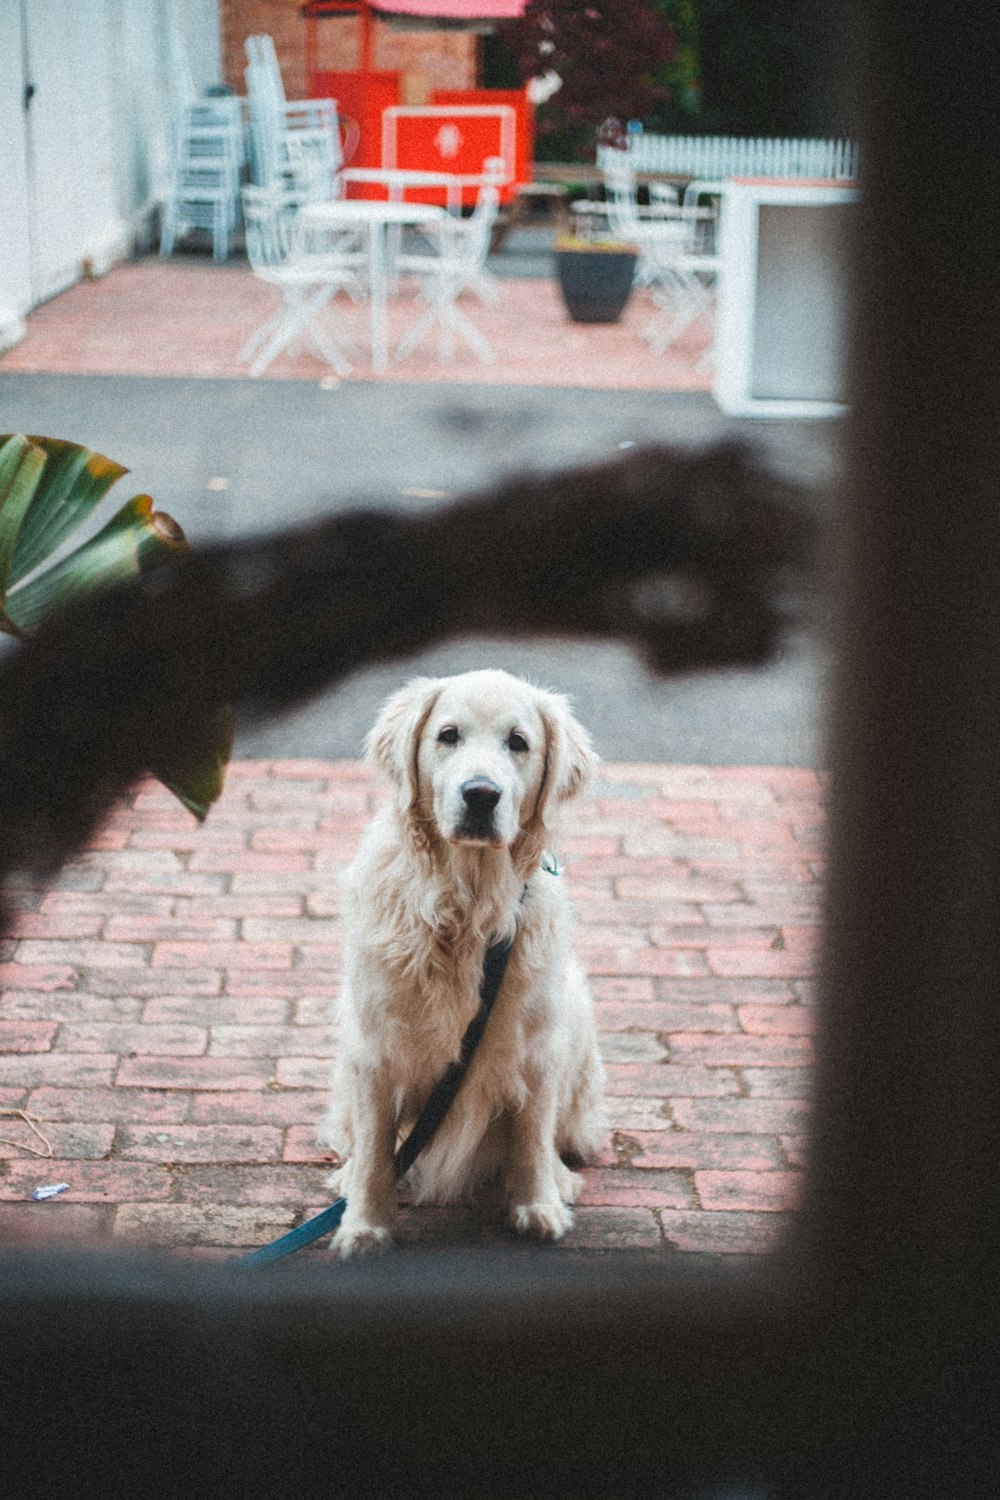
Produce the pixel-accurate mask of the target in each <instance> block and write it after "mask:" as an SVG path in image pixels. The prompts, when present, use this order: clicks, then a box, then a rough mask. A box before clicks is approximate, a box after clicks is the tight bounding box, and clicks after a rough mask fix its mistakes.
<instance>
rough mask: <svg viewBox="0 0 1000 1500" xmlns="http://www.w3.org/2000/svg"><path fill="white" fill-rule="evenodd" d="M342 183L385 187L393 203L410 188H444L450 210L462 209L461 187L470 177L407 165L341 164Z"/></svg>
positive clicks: (453, 212) (339, 176)
mask: <svg viewBox="0 0 1000 1500" xmlns="http://www.w3.org/2000/svg"><path fill="white" fill-rule="evenodd" d="M337 177H338V180H339V181H340V182H345V183H350V182H356V183H367V184H370V185H374V186H376V187H384V188H385V189H386V191H387V193H388V194H389V202H390V203H402V202H403V200H404V198H405V196H406V194H407V192H408V191H409V190H410V189H411V188H444V190H445V195H446V201H447V205H448V212H449V213H450V214H458V213H461V211H462V188H463V186H464V185H465V183H466V181H467V179H466V178H464V177H459V176H457V175H456V173H454V172H421V171H417V170H416V169H413V170H412V171H411V170H410V169H409V168H408V167H342V168H341V170H340V171H339V172H338V173H337Z"/></svg>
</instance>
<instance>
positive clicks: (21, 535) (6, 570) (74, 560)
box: [0, 435, 232, 818]
mask: <svg viewBox="0 0 1000 1500" xmlns="http://www.w3.org/2000/svg"><path fill="white" fill-rule="evenodd" d="M127 473H128V470H127V469H125V468H123V467H122V465H121V464H116V463H114V462H113V461H112V460H111V459H108V458H104V457H103V456H102V455H101V454H99V453H92V452H91V451H90V450H89V449H87V448H83V447H81V446H80V445H79V444H77V443H69V442H64V441H62V440H60V439H57V438H46V437H22V436H20V435H13V436H7V437H0V631H5V632H6V633H7V634H10V635H16V636H20V637H25V636H28V635H30V634H31V633H32V632H33V631H34V630H36V629H37V628H38V626H39V625H40V624H41V623H42V621H43V620H44V619H45V618H46V617H47V616H48V615H49V614H51V613H52V612H53V611H54V610H57V609H60V608H62V607H63V606H64V605H65V604H67V603H68V602H69V601H70V600H72V599H77V598H79V597H80V596H81V595H83V594H86V593H89V592H91V591H93V590H94V589H99V588H107V587H109V586H110V585H112V584H115V583H121V582H124V581H125V580H127V579H129V578H135V577H137V576H138V575H139V574H140V573H145V572H148V571H149V570H150V569H151V568H156V567H159V566H160V565H161V564H162V563H165V562H169V561H171V560H172V559H173V558H176V557H178V556H179V555H181V554H182V553H184V552H186V551H187V550H188V542H187V538H186V537H185V535H184V532H183V531H182V530H181V528H180V527H179V526H178V525H177V522H176V521H174V520H173V518H172V517H171V516H168V515H167V514H166V513H165V512H163V511H156V510H154V509H153V502H152V500H151V499H150V497H149V496H148V495H136V496H135V497H134V499H132V500H129V501H128V502H127V503H126V504H125V505H123V506H122V507H121V509H120V510H119V511H117V513H116V514H115V515H114V516H112V518H111V520H110V521H108V523H107V524H106V525H105V526H104V527H103V528H102V529H101V530H100V531H98V532H97V533H96V534H95V535H94V536H92V537H90V538H89V539H88V540H87V541H85V542H83V543H82V544H81V545H80V546H79V547H77V548H76V549H75V550H74V551H72V552H70V553H69V554H68V555H67V556H65V557H63V558H61V559H60V561H58V562H56V563H54V564H52V565H51V566H49V567H47V568H46V567H45V566H44V564H45V563H46V562H47V560H48V559H49V558H50V557H51V556H52V554H53V552H54V551H55V550H56V549H57V548H59V547H61V546H62V544H63V543H64V542H66V541H67V540H68V538H69V537H70V536H71V535H72V533H73V532H74V531H75V530H76V529H77V528H78V527H79V526H81V525H82V524H83V522H84V521H86V520H87V519H88V518H89V517H90V516H91V515H92V514H93V512H94V511H95V510H96V509H97V507H98V506H99V505H100V504H101V502H102V500H103V499H104V497H105V495H106V494H107V492H108V490H109V489H110V488H111V486H112V485H113V484H114V483H115V481H116V480H117V479H120V478H121V476H122V475H123V474H127ZM231 748H232V715H231V713H230V711H229V710H228V709H225V708H223V709H219V710H217V711H216V712H214V713H210V714H208V715H207V716H204V717H203V718H201V719H193V720H192V721H191V723H190V724H187V725H185V726H184V732H183V735H182V737H181V746H180V748H175V749H174V750H173V751H172V752H171V754H170V755H169V757H168V756H164V758H163V761H162V763H161V764H160V765H158V766H154V767H151V770H152V771H153V774H154V775H156V776H159V778H160V780H161V781H163V783H164V785H165V786H167V787H169V789H170V790H171V791H172V792H173V793H174V795H175V796H176V797H178V798H179V799H180V800H181V802H183V803H184V805H185V807H187V808H189V809H190V810H191V812H193V813H195V814H196V815H197V816H198V817H199V818H204V817H205V815H206V813H207V812H208V809H209V807H210V806H211V804H212V803H213V802H214V801H215V800H216V798H217V797H218V796H219V794H220V792H221V791H222V783H223V777H224V774H225V767H226V764H227V762H228V759H229V754H230V750H231Z"/></svg>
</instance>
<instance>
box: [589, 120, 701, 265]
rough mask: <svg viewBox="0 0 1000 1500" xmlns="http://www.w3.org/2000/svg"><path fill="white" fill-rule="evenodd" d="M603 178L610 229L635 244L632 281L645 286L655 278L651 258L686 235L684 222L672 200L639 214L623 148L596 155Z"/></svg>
mask: <svg viewBox="0 0 1000 1500" xmlns="http://www.w3.org/2000/svg"><path fill="white" fill-rule="evenodd" d="M600 167H601V172H602V175H603V177H604V196H605V208H606V212H607V216H608V223H609V225H610V227H611V232H612V234H614V235H615V236H616V237H617V238H618V239H621V240H627V241H629V242H630V243H631V244H634V245H636V246H638V249H639V264H638V266H637V267H636V281H637V282H639V283H640V285H648V284H649V283H650V282H651V281H653V280H654V279H655V277H656V274H657V273H656V271H655V269H654V264H655V261H656V260H657V259H658V258H659V257H660V256H661V254H662V253H663V252H665V251H667V250H676V249H677V248H678V247H679V246H680V245H681V244H683V243H684V242H685V241H686V239H687V237H688V223H687V222H686V221H685V218H684V215H683V210H682V208H681V206H680V205H679V204H677V203H676V200H675V201H674V202H673V203H671V202H664V201H662V200H661V202H660V204H659V205H657V212H656V214H655V215H654V216H650V217H648V218H644V217H642V216H641V215H640V213H639V205H638V198H637V193H636V182H635V173H634V171H633V170H632V165H631V163H630V161H629V158H628V152H626V151H612V150H605V151H602V152H601V154H600Z"/></svg>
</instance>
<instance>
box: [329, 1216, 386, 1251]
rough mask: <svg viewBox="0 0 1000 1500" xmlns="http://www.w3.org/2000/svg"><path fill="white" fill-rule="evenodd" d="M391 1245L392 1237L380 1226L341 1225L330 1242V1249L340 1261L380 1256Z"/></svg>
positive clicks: (361, 1224)
mask: <svg viewBox="0 0 1000 1500" xmlns="http://www.w3.org/2000/svg"><path fill="white" fill-rule="evenodd" d="M391 1244H392V1235H391V1234H390V1233H389V1231H388V1229H386V1228H385V1226H384V1225H382V1224H366V1223H364V1222H362V1223H360V1224H341V1226H340V1228H339V1229H338V1230H337V1233H336V1234H335V1235H334V1237H333V1239H332V1240H331V1241H330V1248H331V1249H332V1250H334V1251H335V1252H336V1254H337V1255H339V1256H340V1258H341V1260H355V1259H357V1258H358V1257H359V1256H362V1255H382V1254H384V1252H385V1251H386V1250H388V1249H389V1247H390V1246H391Z"/></svg>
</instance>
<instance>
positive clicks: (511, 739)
mask: <svg viewBox="0 0 1000 1500" xmlns="http://www.w3.org/2000/svg"><path fill="white" fill-rule="evenodd" d="M527 748H528V741H527V740H526V739H525V738H524V735H523V734H518V732H517V730H516V729H512V730H511V732H510V734H509V735H508V736H507V749H508V750H518V751H520V750H527Z"/></svg>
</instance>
